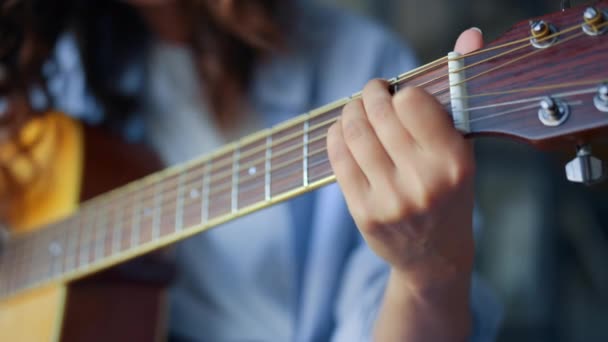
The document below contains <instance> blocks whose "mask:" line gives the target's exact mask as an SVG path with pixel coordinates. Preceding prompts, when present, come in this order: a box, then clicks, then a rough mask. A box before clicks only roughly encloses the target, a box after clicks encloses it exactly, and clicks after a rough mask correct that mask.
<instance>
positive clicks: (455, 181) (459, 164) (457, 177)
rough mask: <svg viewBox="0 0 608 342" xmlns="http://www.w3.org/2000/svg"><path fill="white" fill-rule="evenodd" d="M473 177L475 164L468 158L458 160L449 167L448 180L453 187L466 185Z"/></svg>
mask: <svg viewBox="0 0 608 342" xmlns="http://www.w3.org/2000/svg"><path fill="white" fill-rule="evenodd" d="M474 175H475V163H474V162H473V161H472V160H469V159H468V158H458V159H457V160H456V161H454V162H453V163H452V165H451V167H450V179H451V183H452V185H453V186H458V185H461V184H463V183H467V182H468V181H469V180H471V179H472V178H473V177H474Z"/></svg>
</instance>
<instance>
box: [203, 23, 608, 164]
mask: <svg viewBox="0 0 608 342" xmlns="http://www.w3.org/2000/svg"><path fill="white" fill-rule="evenodd" d="M604 24H608V23H604ZM604 24H602V25H604ZM580 27H581V25H580V24H578V25H574V26H572V27H570V28H568V29H565V30H562V31H560V32H557V33H555V34H552V35H550V36H548V37H546V38H545V39H552V38H553V37H557V36H560V35H563V34H566V33H568V32H571V31H572V30H574V29H578V28H580ZM598 27H602V26H598ZM529 40H530V38H529V37H527V38H524V39H521V40H518V41H515V42H512V43H506V44H502V45H499V46H497V47H493V48H488V49H481V50H479V51H477V52H476V53H471V54H465V55H463V56H462V57H463V58H465V57H469V56H472V55H475V54H478V53H483V52H486V51H493V50H495V49H496V48H500V47H506V46H510V45H513V44H514V43H519V42H525V41H528V42H529ZM526 46H530V44H526V45H524V46H523V47H526ZM520 48H521V47H518V48H516V49H513V50H511V51H507V52H514V51H516V50H518V49H520ZM494 58H496V57H495V56H494V57H491V58H488V59H486V60H484V61H489V60H492V59H494ZM446 59H447V57H442V58H440V59H438V60H436V61H434V62H431V63H429V64H426V65H423V66H421V67H419V68H416V69H413V70H411V71H409V72H406V73H404V74H403V75H401V76H399V77H398V81H399V82H403V81H407V80H408V78H411V77H412V76H417V75H419V74H420V73H424V72H426V71H428V70H430V69H432V68H435V67H437V66H443V65H445V64H446V62H444V61H445V60H446ZM484 61H480V62H484ZM480 62H477V63H480ZM445 76H447V75H445ZM445 90H449V88H446V89H445ZM434 95H437V93H435V94H434ZM324 114H327V113H319V114H318V115H317V116H321V115H324ZM314 117H316V116H311V117H310V118H314ZM310 118H309V120H310ZM297 124H300V123H299V122H298V123H295V124H294V126H295V125H297ZM282 128H290V126H285V127H282ZM261 139H262V138H261ZM289 139H290V138H284V139H281V140H280V141H275V142H273V145H272V146H271V147H273V146H276V145H278V144H281V143H283V142H285V141H286V140H289ZM263 150H265V147H262V148H260V149H258V150H255V149H254V151H248V152H247V153H248V154H249V155H252V154H255V153H257V152H260V151H263ZM229 153H232V151H228V152H226V154H229ZM220 156H222V155H220ZM243 157H246V155H245V156H243ZM216 158H217V157H214V158H213V159H216ZM228 158H230V157H227V158H226V160H225V162H224V163H223V164H220V165H217V164H214V163H213V165H212V167H213V169H217V168H222V167H227V166H230V165H231V160H228ZM219 159H222V158H219Z"/></svg>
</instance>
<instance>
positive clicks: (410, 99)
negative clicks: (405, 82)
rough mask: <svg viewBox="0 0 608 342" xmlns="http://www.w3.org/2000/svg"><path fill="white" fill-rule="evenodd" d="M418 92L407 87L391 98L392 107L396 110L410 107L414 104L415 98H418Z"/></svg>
mask: <svg viewBox="0 0 608 342" xmlns="http://www.w3.org/2000/svg"><path fill="white" fill-rule="evenodd" d="M419 93H420V90H419V89H417V88H414V87H407V88H404V89H402V90H400V91H399V92H397V94H395V96H393V105H394V106H395V107H396V108H403V107H407V106H411V105H412V104H414V103H416V100H417V98H418V97H419V96H420V94H419Z"/></svg>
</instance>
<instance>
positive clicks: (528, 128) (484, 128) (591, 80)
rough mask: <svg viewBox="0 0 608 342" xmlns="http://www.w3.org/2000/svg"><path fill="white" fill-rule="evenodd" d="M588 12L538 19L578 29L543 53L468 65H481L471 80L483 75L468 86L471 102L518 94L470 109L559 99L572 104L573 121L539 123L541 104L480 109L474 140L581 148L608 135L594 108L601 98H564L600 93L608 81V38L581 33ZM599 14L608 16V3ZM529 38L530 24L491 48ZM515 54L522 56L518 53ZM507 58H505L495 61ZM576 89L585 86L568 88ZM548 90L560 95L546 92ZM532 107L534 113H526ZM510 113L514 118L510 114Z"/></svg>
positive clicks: (606, 118)
mask: <svg viewBox="0 0 608 342" xmlns="http://www.w3.org/2000/svg"><path fill="white" fill-rule="evenodd" d="M586 7H587V6H581V7H577V8H573V9H571V10H568V11H566V12H558V13H554V14H550V15H547V16H543V17H540V18H536V19H533V20H540V19H542V20H544V21H546V22H547V23H550V24H553V25H555V27H557V28H558V29H559V30H560V31H566V30H568V29H570V28H575V29H573V30H572V31H570V32H567V33H564V34H563V35H560V36H559V38H558V40H557V42H556V43H555V45H554V46H551V47H549V48H546V49H538V48H536V47H533V46H532V45H531V44H529V42H527V41H526V42H524V43H520V44H515V45H512V46H508V47H503V48H500V49H497V50H492V51H490V52H487V53H482V54H478V55H475V56H472V57H467V58H466V64H467V65H473V64H476V63H480V64H478V65H476V66H474V67H472V68H470V69H468V70H467V71H466V74H467V77H468V78H472V77H476V75H479V74H483V75H482V76H479V77H476V78H473V79H472V80H470V81H468V82H467V86H468V93H469V96H474V95H479V94H491V93H500V92H512V93H506V94H496V95H490V96H482V97H472V98H470V99H469V108H479V107H484V106H491V105H493V104H503V103H507V102H510V101H520V100H525V99H531V98H538V97H542V96H556V97H559V98H562V99H564V100H565V101H567V102H568V103H569V104H570V110H571V115H570V118H569V119H568V120H567V121H566V122H565V123H564V124H563V125H561V126H559V127H547V126H545V125H543V124H542V123H541V122H540V120H539V119H538V109H539V107H538V100H534V101H531V102H526V103H519V104H513V105H506V106H500V107H492V108H485V109H478V110H473V111H471V113H470V116H471V119H472V122H471V128H472V130H473V135H505V136H509V137H514V138H517V139H523V140H525V141H528V142H531V143H534V144H545V145H546V144H549V143H552V142H553V143H555V139H559V140H561V142H575V143H576V142H579V141H585V140H588V139H591V138H593V137H594V136H595V135H597V134H601V133H602V132H605V129H606V128H608V113H605V112H600V111H599V110H597V109H596V107H595V106H594V104H593V97H594V96H595V93H588V94H580V95H572V96H560V94H564V93H568V92H572V91H579V90H584V89H592V88H596V87H597V86H599V84H600V81H602V80H604V81H606V80H608V65H607V64H606V60H607V56H608V35H606V34H604V35H600V36H596V37H592V36H589V35H587V34H585V33H583V31H582V29H581V28H580V27H577V26H579V25H581V24H582V23H583V11H584V9H585V8H586ZM596 8H598V9H601V10H608V1H600V2H598V3H597V4H596ZM529 36H530V24H529V22H528V21H526V22H522V23H519V24H517V25H515V26H514V27H513V28H512V29H511V30H509V31H508V32H507V33H505V34H504V35H503V36H502V37H501V38H500V39H498V40H497V41H495V42H493V43H491V44H489V45H488V47H487V48H492V47H497V46H500V45H501V44H505V43H509V42H512V41H517V40H521V39H522V38H526V37H529ZM514 49H517V50H516V51H512V50H514ZM508 51H512V52H508ZM503 53H504V55H502V56H500V57H497V58H495V56H497V55H498V54H503ZM488 59H489V60H488ZM484 60H487V61H485V62H484ZM514 60H517V61H515V62H514ZM573 83H579V85H571V86H568V84H573ZM582 83H588V84H586V85H583V84H582ZM543 87H554V89H541V88H543ZM530 88H539V89H530ZM526 89H527V90H526ZM518 90H522V91H518ZM526 106H527V107H528V108H526V109H521V108H524V107H526ZM530 107H531V108H530ZM517 109H521V110H517ZM507 111H512V112H511V113H508V114H504V113H505V112H507ZM501 113H503V114H501Z"/></svg>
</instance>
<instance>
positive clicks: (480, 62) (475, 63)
mask: <svg viewBox="0 0 608 342" xmlns="http://www.w3.org/2000/svg"><path fill="white" fill-rule="evenodd" d="M606 25H608V22H607V23H602V24H600V25H598V29H601V28H603V27H604V26H606ZM577 29H582V24H578V25H574V26H572V27H570V28H567V29H565V30H562V31H559V32H556V33H553V34H551V35H549V36H547V37H544V38H540V39H538V41H539V42H543V41H548V40H551V39H553V38H555V37H559V36H562V35H564V34H566V33H569V32H572V31H575V30H577ZM524 42H525V43H526V44H523V45H521V46H518V47H516V48H513V49H511V50H508V51H504V52H501V53H499V54H497V55H494V56H492V57H489V58H486V59H482V60H480V61H477V62H474V63H472V64H469V65H466V66H465V67H462V68H460V69H456V70H453V71H450V72H449V73H448V74H444V75H441V76H438V77H436V78H433V79H431V80H428V81H426V82H423V83H422V84H419V85H417V86H418V87H420V86H425V85H427V84H430V83H432V82H435V81H438V80H441V79H443V78H447V77H448V76H449V74H450V73H457V72H461V71H465V70H468V69H471V68H474V67H476V66H479V65H482V64H484V63H487V62H489V61H492V60H494V59H497V58H500V57H503V56H506V55H508V54H511V53H514V52H516V51H519V50H521V49H524V48H527V47H530V46H532V43H531V41H530V37H526V38H523V39H519V40H516V41H513V42H509V43H505V44H501V45H498V46H494V47H491V48H486V49H480V50H477V51H474V52H471V53H468V54H464V55H462V56H460V57H455V58H452V59H451V60H462V59H466V58H470V57H473V56H476V55H479V54H483V53H486V52H490V51H495V50H499V49H502V48H505V47H508V46H512V45H516V44H519V43H524ZM446 58H447V57H446ZM446 90H449V88H445V89H442V90H441V91H440V92H444V91H446Z"/></svg>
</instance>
